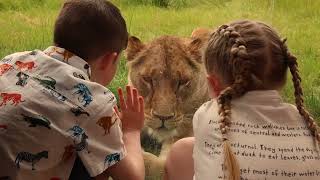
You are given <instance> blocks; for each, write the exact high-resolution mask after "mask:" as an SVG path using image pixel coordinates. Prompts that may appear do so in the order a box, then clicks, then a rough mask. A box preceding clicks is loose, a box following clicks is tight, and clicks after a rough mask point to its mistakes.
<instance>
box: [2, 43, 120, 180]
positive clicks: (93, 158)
mask: <svg viewBox="0 0 320 180" xmlns="http://www.w3.org/2000/svg"><path fill="white" fill-rule="evenodd" d="M90 75H91V72H90V66H89V65H88V64H87V63H86V62H85V61H84V60H83V59H81V58H80V57H78V56H76V55H74V54H72V53H70V52H68V51H67V50H65V49H62V48H59V47H54V46H52V47H49V48H48V49H46V50H45V51H40V50H35V51H31V52H22V53H15V54H12V55H9V56H7V57H5V58H4V59H3V60H2V61H0V144H1V146H0V161H1V163H0V169H1V171H0V179H1V178H7V179H22V180H25V179H41V180H42V179H48V180H49V179H61V180H63V179H68V177H69V175H70V172H71V170H72V167H73V163H74V161H75V157H76V156H75V155H76V153H77V154H78V155H79V156H80V158H81V160H82V162H83V164H84V165H85V167H86V169H87V171H88V172H89V173H90V175H91V176H97V175H99V174H101V173H102V172H103V171H104V170H106V169H107V168H108V167H110V166H112V165H113V164H115V163H117V162H118V161H120V160H121V159H123V158H124V156H125V154H126V151H125V148H124V144H123V141H122V131H121V127H120V126H121V122H120V119H119V118H118V116H117V115H116V114H115V112H114V110H113V107H114V106H115V105H116V98H115V96H114V95H113V94H112V93H111V91H110V90H108V89H107V88H105V87H103V86H102V85H99V84H97V83H95V82H91V81H90Z"/></svg>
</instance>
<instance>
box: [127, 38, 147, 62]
mask: <svg viewBox="0 0 320 180" xmlns="http://www.w3.org/2000/svg"><path fill="white" fill-rule="evenodd" d="M144 47H145V45H144V44H143V43H142V42H141V41H140V39H139V38H137V37H135V36H130V37H129V39H128V45H127V49H126V51H125V56H126V59H127V60H128V61H131V60H133V59H134V58H135V57H136V56H137V54H138V53H139V52H141V50H142V49H143V48H144Z"/></svg>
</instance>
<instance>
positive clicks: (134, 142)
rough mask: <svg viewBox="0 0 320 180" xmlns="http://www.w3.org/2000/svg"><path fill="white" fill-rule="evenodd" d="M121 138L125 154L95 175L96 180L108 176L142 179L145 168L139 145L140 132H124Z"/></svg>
mask: <svg viewBox="0 0 320 180" xmlns="http://www.w3.org/2000/svg"><path fill="white" fill-rule="evenodd" d="M123 140H124V144H125V146H126V149H127V156H126V157H125V158H124V159H122V160H121V161H120V162H118V163H116V164H115V165H113V166H111V167H110V168H108V169H107V170H106V171H105V172H104V173H103V174H102V175H99V176H98V177H96V179H97V180H102V179H104V180H106V179H107V178H106V177H108V176H111V177H112V178H113V180H143V179H144V177H145V169H144V163H143V157H142V152H141V146H140V132H124V134H123Z"/></svg>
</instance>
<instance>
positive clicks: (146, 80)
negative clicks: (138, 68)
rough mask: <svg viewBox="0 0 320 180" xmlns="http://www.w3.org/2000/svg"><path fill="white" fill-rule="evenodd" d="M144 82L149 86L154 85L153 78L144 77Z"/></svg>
mask: <svg viewBox="0 0 320 180" xmlns="http://www.w3.org/2000/svg"><path fill="white" fill-rule="evenodd" d="M142 80H143V81H144V82H145V83H147V84H149V85H152V78H151V77H147V76H143V77H142Z"/></svg>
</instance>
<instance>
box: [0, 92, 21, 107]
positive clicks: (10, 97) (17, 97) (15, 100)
mask: <svg viewBox="0 0 320 180" xmlns="http://www.w3.org/2000/svg"><path fill="white" fill-rule="evenodd" d="M0 96H1V97H2V102H1V104H0V107H1V106H6V105H7V103H8V102H10V101H12V104H11V105H14V106H17V105H18V104H20V103H21V102H24V101H23V100H22V96H21V94H18V93H12V94H9V93H1V94H0Z"/></svg>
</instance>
